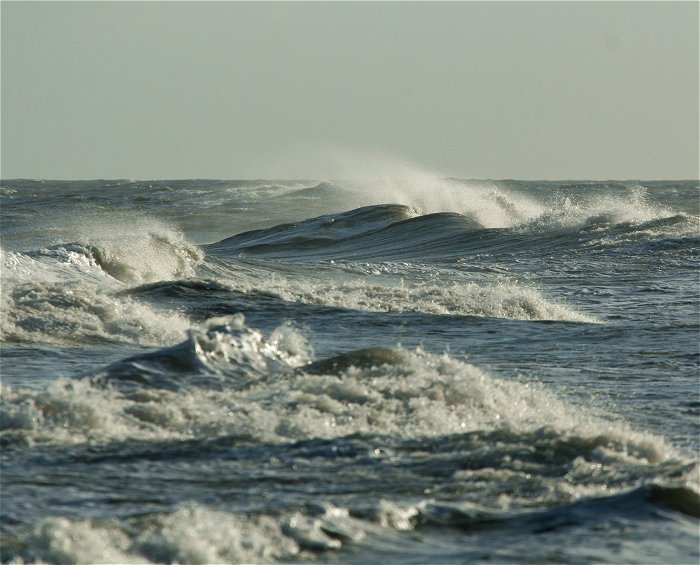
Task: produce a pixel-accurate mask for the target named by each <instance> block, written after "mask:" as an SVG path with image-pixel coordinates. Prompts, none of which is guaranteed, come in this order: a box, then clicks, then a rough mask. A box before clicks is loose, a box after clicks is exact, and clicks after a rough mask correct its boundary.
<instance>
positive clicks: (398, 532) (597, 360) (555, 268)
mask: <svg viewBox="0 0 700 565" xmlns="http://www.w3.org/2000/svg"><path fill="white" fill-rule="evenodd" d="M698 196H700V193H699V189H698V184H697V182H696V181H693V182H690V181H657V182H653V183H648V182H641V183H640V182H636V181H635V182H606V183H598V182H592V181H590V182H589V181H585V182H577V183H543V182H539V183H535V182H520V181H499V182H496V181H464V180H459V179H440V178H435V177H432V176H430V175H427V174H422V173H421V174H417V173H415V172H414V173H411V174H406V175H403V176H399V177H397V178H395V179H391V180H389V179H383V180H373V181H359V180H353V181H347V180H345V181H343V180H333V181H328V180H326V181H303V180H299V181H279V180H276V181H213V180H188V181H150V182H140V181H78V182H68V181H66V182H52V181H27V180H17V181H3V182H2V190H1V191H0V199H1V204H2V207H1V208H0V218H1V219H2V229H3V241H2V248H1V249H0V261H1V263H2V271H1V283H2V284H1V288H0V297H1V301H2V302H1V304H0V340H1V342H2V350H1V353H2V359H1V363H2V389H1V394H0V445H1V446H2V452H3V457H2V459H1V460H0V464H1V465H2V468H1V469H0V471H1V473H0V486H2V497H3V504H2V505H0V515H1V516H2V519H1V520H0V560H2V562H15V563H16V562H25V563H27V562H50V563H76V562H80V563H89V562H96V563H97V562H99V563H110V562H111V563H175V562H178V563H184V562H187V563H241V562H243V563H259V562H291V561H294V562H306V561H309V562H318V561H319V560H320V561H323V562H336V563H344V562H378V561H386V562H392V563H413V562H416V561H420V562H432V563H454V562H478V561H497V562H514V561H522V560H523V559H524V557H523V556H527V557H526V558H525V559H526V560H528V561H532V562H572V563H578V562H592V561H595V562H605V563H607V562H610V563H630V562H635V563H636V562H664V563H687V562H696V561H697V560H698V559H700V554H699V553H698V546H699V542H700V539H699V536H698V519H700V461H699V459H700V458H699V457H698V452H699V450H700V443H699V442H700V439H699V438H700V433H699V432H700V429H699V427H698V416H699V415H700V402H698V398H697V367H698V354H697V335H698V330H699V329H700V327H699V323H698V320H699V319H700V316H699V314H700V304H699V301H698V289H697V272H698V256H699V253H698V251H699V249H700V224H699V223H698V220H699V219H700V218H699V216H700V211H699V210H698V202H699V200H698ZM49 211H50V213H49Z"/></svg>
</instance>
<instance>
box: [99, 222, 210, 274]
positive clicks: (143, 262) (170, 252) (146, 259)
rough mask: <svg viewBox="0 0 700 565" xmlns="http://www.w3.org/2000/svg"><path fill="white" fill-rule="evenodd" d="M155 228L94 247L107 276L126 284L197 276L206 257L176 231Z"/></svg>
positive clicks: (100, 241)
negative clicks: (197, 269) (197, 270)
mask: <svg viewBox="0 0 700 565" xmlns="http://www.w3.org/2000/svg"><path fill="white" fill-rule="evenodd" d="M152 228H153V226H151V225H149V226H147V227H142V228H140V229H137V230H134V231H131V232H130V233H128V234H125V235H121V236H120V237H119V238H114V239H109V240H103V239H98V240H97V241H96V242H94V243H93V244H92V245H91V255H92V257H93V258H94V260H95V262H96V263H97V264H98V265H99V266H100V267H101V268H102V269H103V270H104V271H105V272H106V273H108V274H109V275H111V276H113V277H114V278H115V279H118V280H120V281H122V282H126V283H142V282H153V281H161V280H171V279H177V278H187V277H190V276H193V275H194V274H195V271H194V268H195V266H196V265H197V264H198V263H200V262H201V261H202V259H203V258H204V255H203V253H202V252H201V251H200V250H199V249H198V248H197V247H195V246H194V245H191V244H190V243H188V242H187V241H186V240H185V238H184V237H183V236H182V234H180V233H178V232H176V231H173V230H170V229H164V228H161V229H159V230H157V231H153V230H152Z"/></svg>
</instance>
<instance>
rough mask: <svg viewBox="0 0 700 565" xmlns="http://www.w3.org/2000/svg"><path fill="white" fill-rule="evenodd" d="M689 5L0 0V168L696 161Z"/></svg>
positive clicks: (694, 42) (684, 169) (649, 169)
mask: <svg viewBox="0 0 700 565" xmlns="http://www.w3.org/2000/svg"><path fill="white" fill-rule="evenodd" d="M699 5H700V4H698V2H660V3H656V2H621V3H617V2H615V3H613V2H591V3H589V2H543V3H536V2H532V3H531V2H515V3H511V2H486V3H482V2H447V3H438V2H427V3H422V2H420V3H419V2H387V3H373V2H357V3H355V2H352V3H350V2H348V3H345V2H342V3H341V2H314V3H306V2H284V3H276V2H275V3H272V2H269V3H268V2H253V3H248V2H211V3H210V2H75V3H74V2H9V1H2V2H1V3H0V10H1V14H0V17H1V19H2V78H1V86H2V125H1V128H2V145H1V150H2V162H1V165H2V171H1V174H2V177H3V178H14V177H28V178H54V179H55V178H66V179H77V178H133V179H146V178H171V179H172V178H261V177H264V178H326V177H339V176H340V177H348V176H352V175H353V174H355V173H357V174H359V175H366V174H368V173H369V174H372V172H373V171H378V172H380V171H381V169H382V167H383V164H384V163H386V164H387V165H386V166H387V167H388V168H392V167H396V166H397V165H396V164H397V163H399V164H400V163H402V162H405V163H408V164H409V165H411V166H419V167H423V168H425V169H427V170H430V171H434V172H436V173H438V174H441V175H445V176H458V177H469V178H494V179H497V178H519V179H563V178H569V179H570V178H579V179H581V178H586V179H608V178H618V179H630V178H632V179H653V178H675V179H678V178H697V177H698V123H699V118H698V102H699V100H698V6H699ZM399 166H400V165H399Z"/></svg>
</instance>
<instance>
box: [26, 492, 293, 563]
mask: <svg viewBox="0 0 700 565" xmlns="http://www.w3.org/2000/svg"><path fill="white" fill-rule="evenodd" d="M139 522H141V523H139V524H138V527H137V528H134V527H129V525H127V524H125V523H118V522H111V523H109V522H107V523H104V522H103V523H99V522H93V521H71V520H68V519H66V518H50V519H46V520H44V521H43V522H42V523H40V524H39V525H38V526H37V527H36V528H35V529H34V531H33V532H32V533H31V534H30V535H29V536H27V540H26V542H27V548H28V549H27V551H26V554H25V556H24V557H25V558H26V559H27V561H28V562H35V561H42V562H50V563H202V564H206V563H260V562H269V561H273V560H278V559H283V558H290V557H293V556H295V555H296V554H298V553H299V545H298V544H297V543H296V541H295V540H294V539H293V538H292V537H289V536H286V535H285V534H284V533H283V532H282V526H281V525H280V523H279V522H278V521H277V520H274V519H273V518H270V517H265V516H263V517H259V518H246V517H245V516H236V515H234V514H230V513H227V512H222V511H219V510H213V509H209V508H206V507H204V506H198V505H189V506H183V507H180V508H179V509H177V510H175V511H174V512H171V513H163V514H159V515H153V516H148V517H147V519H145V520H144V519H142V520H140V521H139Z"/></svg>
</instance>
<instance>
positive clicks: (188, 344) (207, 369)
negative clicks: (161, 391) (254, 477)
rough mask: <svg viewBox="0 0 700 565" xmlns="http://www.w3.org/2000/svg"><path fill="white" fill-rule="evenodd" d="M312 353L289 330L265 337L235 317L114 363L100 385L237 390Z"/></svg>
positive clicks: (211, 322) (305, 360)
mask: <svg viewBox="0 0 700 565" xmlns="http://www.w3.org/2000/svg"><path fill="white" fill-rule="evenodd" d="M310 351H311V348H310V346H309V344H308V342H307V341H306V339H305V338H304V337H303V336H302V335H301V334H300V333H299V332H298V331H297V330H295V329H294V328H293V327H292V326H291V325H288V324H286V325H282V326H280V327H278V328H277V329H276V330H275V331H274V332H273V333H272V335H270V337H269V338H266V337H265V336H263V335H262V334H261V333H260V332H259V331H257V330H253V329H251V328H248V327H247V326H246V325H245V321H244V317H243V315H241V314H237V315H234V316H226V317H222V318H213V319H211V320H209V321H208V323H207V328H206V330H203V331H202V330H190V331H189V332H188V336H187V340H186V341H185V342H183V343H180V344H178V345H175V346H173V347H171V348H168V349H164V350H160V351H156V352H154V353H148V354H145V355H139V356H137V357H134V358H131V359H125V360H124V361H121V362H118V363H115V364H114V365H112V366H110V367H109V368H108V369H107V373H106V376H105V377H99V378H98V380H99V379H103V380H104V379H106V380H107V382H109V383H111V384H112V385H113V386H119V387H120V388H122V389H124V388H125V387H126V388H132V389H133V386H134V383H137V385H138V386H144V385H149V386H153V387H156V388H168V389H172V390H177V389H179V388H183V387H184V388H187V387H192V386H196V387H200V388H202V387H211V388H218V389H222V388H234V387H236V388H238V387H243V386H249V385H250V383H251V382H253V381H254V380H256V379H258V378H260V377H262V376H269V375H271V374H275V373H279V372H282V371H285V370H290V369H293V368H295V367H298V366H300V365H303V364H305V363H308V362H309V359H310Z"/></svg>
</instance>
